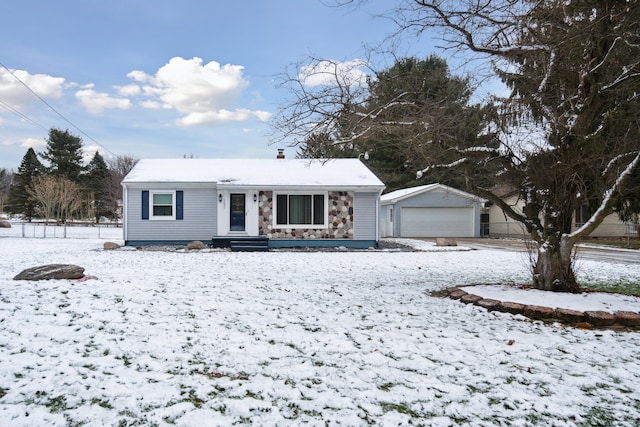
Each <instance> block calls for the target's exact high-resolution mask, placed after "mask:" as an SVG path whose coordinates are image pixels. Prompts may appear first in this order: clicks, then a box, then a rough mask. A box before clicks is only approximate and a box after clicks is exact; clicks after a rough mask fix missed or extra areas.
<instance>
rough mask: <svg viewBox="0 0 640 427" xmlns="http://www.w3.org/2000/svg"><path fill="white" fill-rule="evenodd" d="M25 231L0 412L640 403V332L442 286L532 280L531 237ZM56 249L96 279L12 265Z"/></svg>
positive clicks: (608, 418)
mask: <svg viewBox="0 0 640 427" xmlns="http://www.w3.org/2000/svg"><path fill="white" fill-rule="evenodd" d="M11 230H12V229H8V230H7V231H5V230H0V253H1V254H2V256H1V258H0V361H2V363H0V396H1V397H0V425H11V426H45V425H46V426H67V425H83V426H100V425H159V426H164V425H181V426H196V425H197V426H201V425H215V426H217V425H223V426H224V425H233V424H242V423H246V424H254V425H281V426H285V425H302V424H305V425H348V426H354V425H355V426H357V425H385V426H386V425H392V426H395V425H430V426H431V425H433V426H450V425H473V426H476V425H486V426H489V425H514V426H537V425H555V426H565V425H566V426H574V425H616V426H635V425H637V420H638V419H640V363H638V360H639V359H638V357H639V356H638V355H639V350H640V335H639V333H637V332H626V333H620V332H614V331H608V330H578V329H573V328H570V327H564V326H562V325H544V324H541V323H538V322H532V321H529V320H527V319H525V318H523V317H520V316H512V315H509V314H504V313H494V312H491V313H490V312H487V311H486V310H484V309H481V308H478V307H475V306H472V305H464V304H461V303H460V302H458V301H454V300H449V299H442V298H437V297H434V296H431V292H432V291H436V290H440V289H442V288H445V287H449V286H453V285H461V284H469V283H522V282H526V281H527V280H528V271H527V258H526V255H524V254H521V253H518V252H500V251H495V250H489V249H487V250H473V251H468V250H455V251H436V250H435V248H434V247H433V246H432V245H430V244H428V243H423V244H421V245H422V246H421V248H422V249H423V251H416V252H399V251H360V252H357V251H347V252H339V251H338V252H303V251H296V252H288V251H273V252H268V253H230V252H224V251H213V250H205V251H200V252H186V251H137V250H134V249H120V250H116V251H104V250H102V244H103V243H104V241H105V239H110V240H113V241H119V240H120V239H121V232H122V230H118V229H112V230H111V231H104V230H103V234H102V235H101V238H100V239H98V238H96V237H91V238H84V239H51V238H47V239H42V238H20V237H6V236H7V235H9V234H10V233H13V232H15V230H13V231H11ZM91 233H93V231H92V232H91ZM109 233H113V234H109ZM90 235H92V234H90ZM3 236H5V237H3ZM48 263H72V264H78V265H81V266H83V267H84V268H85V269H86V271H85V273H86V274H87V275H90V276H93V277H94V278H92V279H90V280H85V281H68V280H53V281H44V282H27V281H14V280H12V278H13V276H15V275H16V274H18V273H19V272H20V271H21V270H23V269H24V268H26V267H30V266H35V265H42V264H48ZM578 275H579V277H582V278H588V279H587V280H598V281H607V280H615V281H624V280H626V281H629V282H633V281H637V280H638V277H640V265H639V264H607V263H600V262H595V261H588V260H583V261H581V262H580V265H579V272H578ZM550 298H553V295H551V296H550ZM554 303H555V301H553V300H551V301H550V305H552V306H553V305H554ZM632 303H633V301H632ZM613 308H615V307H613ZM638 310H640V307H639V308H638V309H637V310H635V311H638Z"/></svg>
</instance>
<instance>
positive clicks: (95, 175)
mask: <svg viewBox="0 0 640 427" xmlns="http://www.w3.org/2000/svg"><path fill="white" fill-rule="evenodd" d="M109 180H110V174H109V168H108V167H107V164H106V162H105V161H104V158H103V157H102V156H101V155H100V153H99V152H97V151H96V154H95V155H94V156H93V158H92V159H91V162H89V165H88V166H87V172H86V174H85V175H84V176H83V191H84V192H85V193H86V194H88V195H89V196H90V197H89V198H88V200H91V201H92V202H93V212H94V214H95V219H96V223H97V222H99V221H100V217H101V216H103V215H107V216H109V215H111V214H112V212H111V209H109V203H108V198H109Z"/></svg>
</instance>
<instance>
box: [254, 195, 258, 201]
mask: <svg viewBox="0 0 640 427" xmlns="http://www.w3.org/2000/svg"><path fill="white" fill-rule="evenodd" d="M253 201H254V202H257V201H258V195H257V194H256V193H253Z"/></svg>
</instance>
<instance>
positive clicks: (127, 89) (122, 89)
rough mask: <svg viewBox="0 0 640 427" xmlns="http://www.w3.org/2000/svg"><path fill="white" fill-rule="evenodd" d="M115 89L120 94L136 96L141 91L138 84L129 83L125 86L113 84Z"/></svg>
mask: <svg viewBox="0 0 640 427" xmlns="http://www.w3.org/2000/svg"><path fill="white" fill-rule="evenodd" d="M115 89H116V90H117V91H118V94H119V95H120V96H136V95H140V94H141V93H142V89H140V86H138V85H134V84H130V85H126V86H115Z"/></svg>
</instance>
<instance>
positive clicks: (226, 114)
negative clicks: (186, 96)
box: [177, 109, 271, 126]
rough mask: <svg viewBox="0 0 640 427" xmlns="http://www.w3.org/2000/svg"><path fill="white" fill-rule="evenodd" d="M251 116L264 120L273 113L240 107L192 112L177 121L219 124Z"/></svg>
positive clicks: (188, 124)
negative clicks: (233, 109)
mask: <svg viewBox="0 0 640 427" xmlns="http://www.w3.org/2000/svg"><path fill="white" fill-rule="evenodd" d="M251 116H253V117H256V118H257V119H258V120H260V121H263V122H264V121H266V120H268V119H269V117H271V114H270V113H267V112H265V111H251V110H247V109H238V110H235V111H229V110H224V109H223V110H217V111H206V112H194V113H190V114H187V115H186V116H184V117H182V118H180V119H178V121H177V122H178V124H179V125H181V126H197V125H218V124H221V123H228V122H244V121H246V120H248V119H249V118H250V117H251Z"/></svg>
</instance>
